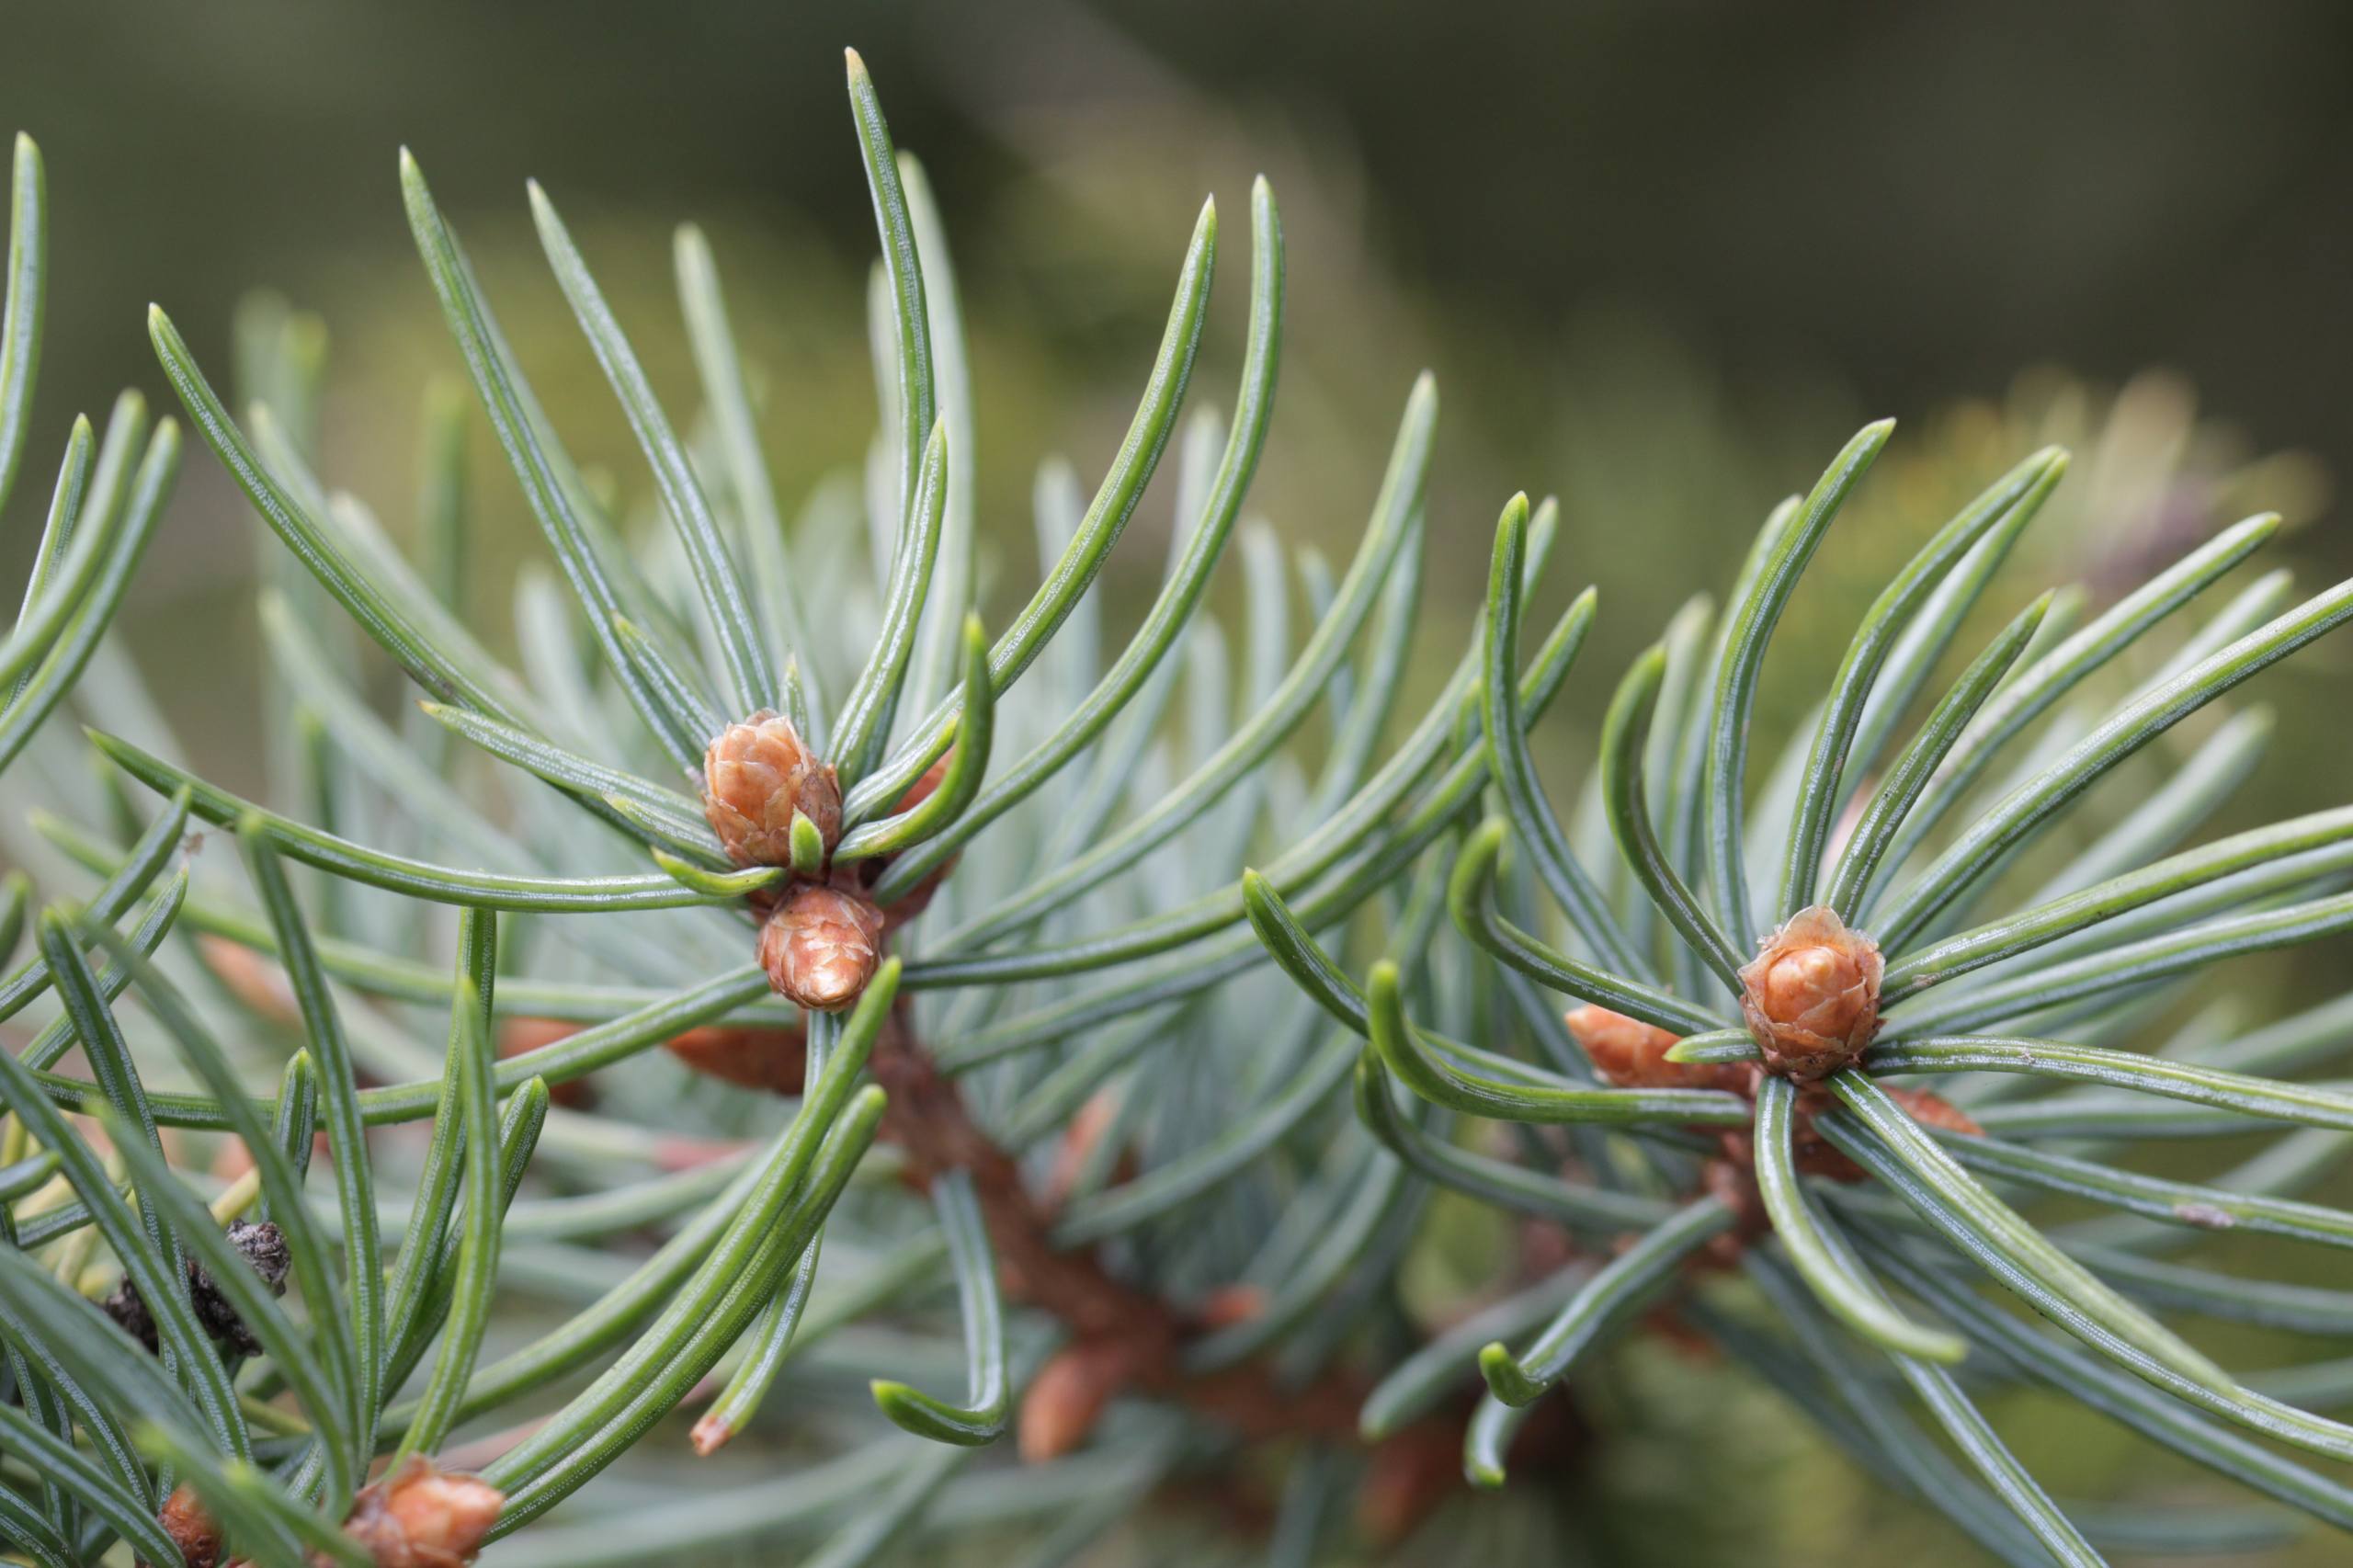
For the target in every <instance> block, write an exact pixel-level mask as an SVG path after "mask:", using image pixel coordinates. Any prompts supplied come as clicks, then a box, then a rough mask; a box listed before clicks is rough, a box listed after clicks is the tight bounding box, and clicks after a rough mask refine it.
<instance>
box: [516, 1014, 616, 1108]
mask: <svg viewBox="0 0 2353 1568" xmlns="http://www.w3.org/2000/svg"><path fill="white" fill-rule="evenodd" d="M581 1028H582V1026H581V1025H579V1024H568V1023H565V1022H564V1021H563V1019H561V1018H509V1019H507V1020H506V1022H505V1023H503V1024H501V1025H499V1027H498V1055H499V1059H500V1060H501V1061H505V1060H506V1058H508V1057H511V1056H521V1055H523V1054H525V1053H526V1052H529V1051H538V1050H540V1049H541V1048H542V1047H545V1046H551V1045H553V1044H555V1043H556V1042H557V1041H558V1040H570V1039H571V1038H572V1037H573V1036H574V1035H576V1034H578V1033H579V1032H580V1030H581ZM548 1098H549V1099H551V1100H552V1101H554V1102H555V1103H556V1104H557V1105H560V1106H562V1107H563V1108H565V1109H567V1110H590V1109H593V1108H595V1107H596V1104H597V1085H594V1084H592V1083H590V1082H589V1081H588V1080H587V1078H586V1077H585V1076H583V1077H578V1078H566V1079H563V1081H561V1082H560V1083H554V1084H550V1085H548Z"/></svg>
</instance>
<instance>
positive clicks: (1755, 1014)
mask: <svg viewBox="0 0 2353 1568" xmlns="http://www.w3.org/2000/svg"><path fill="white" fill-rule="evenodd" d="M1886 967H1887V965H1886V961H1885V960H1882V959H1881V957H1880V951H1879V944H1878V943H1877V942H1874V941H1872V940H1871V939H1870V937H1866V936H1864V935H1863V934H1862V933H1861V932H1859V931H1850V930H1848V929H1847V923H1846V922H1845V921H1843V920H1841V919H1839V918H1838V916H1837V915H1836V912H1835V911H1833V910H1831V909H1828V908H1826V907H1825V906H1824V905H1822V904H1815V905H1813V907H1812V908H1809V909H1801V910H1799V911H1798V912H1797V913H1796V914H1795V915H1791V916H1790V918H1789V920H1788V922H1787V923H1786V924H1785V925H1783V926H1781V928H1780V929H1779V930H1778V931H1776V932H1774V933H1773V934H1772V935H1771V936H1770V937H1767V938H1766V939H1765V942H1764V945H1763V946H1762V947H1761V948H1759V949H1758V950H1757V954H1756V957H1755V958H1754V959H1751V960H1749V961H1748V962H1747V963H1746V964H1745V965H1743V966H1742V967H1741V971H1740V983H1741V997H1740V1011H1741V1016H1742V1017H1745V1018H1746V1019H1747V1021H1748V1032H1749V1033H1750V1034H1752V1035H1754V1036H1756V1044H1757V1046H1758V1048H1759V1049H1760V1050H1762V1051H1764V1053H1765V1065H1766V1067H1767V1069H1768V1071H1771V1072H1774V1073H1778V1074H1781V1075H1782V1076H1784V1077H1789V1078H1795V1079H1798V1080H1799V1081H1801V1082H1810V1081H1812V1080H1813V1079H1816V1078H1826V1077H1828V1076H1829V1075H1830V1074H1833V1073H1836V1071H1838V1069H1840V1068H1841V1067H1845V1066H1847V1065H1848V1064H1849V1063H1851V1062H1854V1061H1855V1059H1856V1058H1858V1057H1859V1056H1860V1055H1862V1053H1863V1048H1864V1047H1865V1046H1867V1045H1869V1044H1870V1042H1871V1036H1872V1035H1874V1034H1876V1033H1878V1032H1879V983H1880V976H1881V973H1882V972H1884V971H1885V969H1886Z"/></svg>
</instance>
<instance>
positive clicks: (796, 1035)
mask: <svg viewBox="0 0 2353 1568" xmlns="http://www.w3.org/2000/svg"><path fill="white" fill-rule="evenodd" d="M663 1044H664V1047H665V1049H666V1050H667V1051H669V1052H670V1054H671V1055H673V1056H675V1057H676V1058H677V1059H678V1060H679V1061H681V1062H685V1063H686V1064H687V1065H688V1067H691V1068H693V1069H694V1070H695V1071H696V1072H698V1073H700V1074H704V1075H705V1076H707V1077H712V1078H717V1079H720V1080H721V1081H722V1082H724V1083H729V1084H733V1085H737V1086H738V1087H741V1088H746V1089H765V1090H766V1091H767V1092H768V1093H769V1094H772V1095H797V1094H799V1093H800V1092H801V1078H802V1076H803V1075H804V1074H805V1073H806V1071H807V1069H808V1064H809V1042H808V1040H807V1037H806V1036H805V1035H804V1034H803V1033H802V1031H801V1029H800V1028H798V1027H796V1026H794V1025H790V1024H780V1025H775V1026H768V1025H754V1024H705V1025H703V1026H702V1027H701V1028H691V1029H688V1031H687V1032H686V1033H684V1034H682V1035H673V1036H672V1037H671V1038H670V1039H669V1040H665V1041H664V1042H663Z"/></svg>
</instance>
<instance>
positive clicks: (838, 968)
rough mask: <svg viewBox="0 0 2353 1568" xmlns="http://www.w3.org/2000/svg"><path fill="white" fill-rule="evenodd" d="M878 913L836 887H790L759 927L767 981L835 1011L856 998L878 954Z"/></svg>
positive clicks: (800, 999) (809, 1004) (794, 999)
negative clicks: (790, 889)
mask: <svg viewBox="0 0 2353 1568" xmlns="http://www.w3.org/2000/svg"><path fill="white" fill-rule="evenodd" d="M881 942H882V912H881V910H879V909H877V908H875V907H874V905H873V904H871V903H868V902H867V901H866V900H865V899H863V898H860V897H858V895H857V894H856V893H848V892H841V891H840V890H838V889H836V888H827V887H817V886H813V885H810V886H803V887H799V888H795V889H794V890H793V891H792V892H791V893H790V896H788V897H787V898H786V899H785V901H784V902H783V903H780V904H778V905H777V907H776V913H775V914H773V915H769V916H768V920H767V925H766V926H762V927H761V928H760V965H761V967H762V968H764V969H766V970H767V971H768V983H769V984H770V985H773V986H775V987H776V989H777V993H778V994H779V995H781V996H784V997H786V998H788V999H790V1001H792V1002H795V1003H797V1004H799V1005H800V1006H803V1007H813V1008H815V1009H816V1010H817V1011H819V1012H821V1013H837V1012H839V1011H840V1010H841V1009H843V1008H844V1007H847V1006H849V1005H850V1004H851V1003H853V1002H855V1001H857V1000H858V993H859V992H861V991H864V990H865V989H866V983H867V982H868V981H870V980H871V979H873V978H874V970H875V966H876V965H878V964H879V963H881V957H882V949H881Z"/></svg>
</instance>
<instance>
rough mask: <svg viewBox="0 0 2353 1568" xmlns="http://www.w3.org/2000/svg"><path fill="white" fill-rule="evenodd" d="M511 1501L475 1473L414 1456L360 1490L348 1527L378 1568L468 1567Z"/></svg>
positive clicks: (345, 1529)
mask: <svg viewBox="0 0 2353 1568" xmlns="http://www.w3.org/2000/svg"><path fill="white" fill-rule="evenodd" d="M505 1505H506V1496H505V1494H502V1493H500V1492H499V1491H498V1490H497V1488H495V1487H494V1486H491V1485H489V1484H487V1483H484V1482H483V1481H481V1480H479V1479H478V1478H476V1477H474V1476H471V1475H460V1474H458V1473H456V1472H454V1471H445V1470H439V1469H437V1468H436V1467H435V1466H434V1465H433V1464H432V1463H431V1462H430V1461H428V1460H423V1459H416V1458H412V1459H410V1460H409V1461H408V1462H407V1463H405V1464H404V1465H402V1466H401V1468H400V1469H398V1470H396V1471H393V1472H392V1474H390V1475H387V1476H385V1477H383V1478H382V1479H381V1480H380V1481H378V1482H376V1483H374V1484H373V1485H370V1486H368V1487H365V1488H363V1489H362V1490H361V1491H360V1494H359V1495H358V1497H356V1498H354V1499H353V1500H352V1505H351V1517H349V1518H347V1519H346V1520H345V1521H344V1525H343V1528H344V1533H346V1534H347V1535H348V1536H350V1537H351V1539H352V1540H356V1541H358V1543H359V1544H360V1546H361V1547H363V1548H365V1549H366V1550H367V1551H369V1553H370V1554H371V1555H372V1556H374V1558H375V1559H376V1568H465V1564H467V1563H469V1562H472V1561H473V1560H474V1553H475V1552H477V1551H480V1550H482V1538H483V1535H484V1534H486V1533H488V1531H489V1529H490V1527H491V1526H492V1525H493V1524H494V1523H495V1522H496V1521H497V1518H498V1510H499V1509H500V1508H501V1507H503V1506H505Z"/></svg>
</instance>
